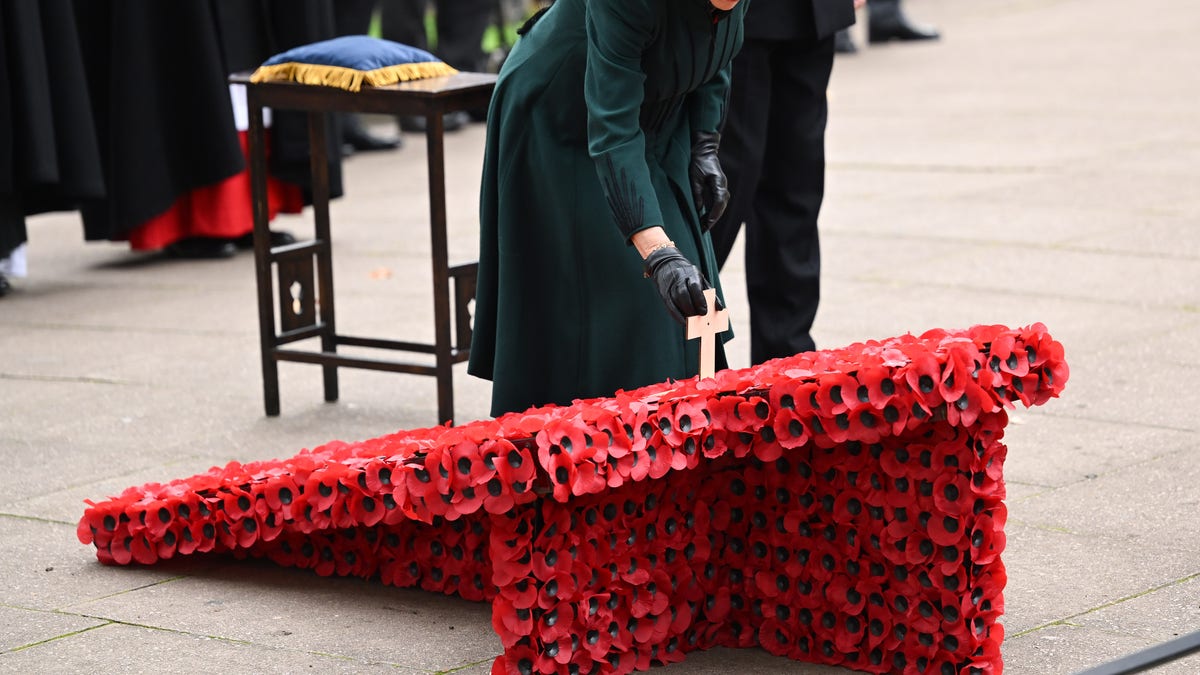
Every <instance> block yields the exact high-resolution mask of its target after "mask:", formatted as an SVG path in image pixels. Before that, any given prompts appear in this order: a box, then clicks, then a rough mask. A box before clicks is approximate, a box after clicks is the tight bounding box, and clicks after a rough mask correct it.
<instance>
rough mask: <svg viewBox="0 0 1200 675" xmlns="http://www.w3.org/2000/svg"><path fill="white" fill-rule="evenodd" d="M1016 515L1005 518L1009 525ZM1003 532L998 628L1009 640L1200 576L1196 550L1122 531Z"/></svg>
mask: <svg viewBox="0 0 1200 675" xmlns="http://www.w3.org/2000/svg"><path fill="white" fill-rule="evenodd" d="M1019 515H1020V514H1019V513H1018V514H1010V518H1012V519H1014V520H1015V519H1016V518H1017V517H1018V516H1019ZM1014 520H1010V521H1009V523H1008V526H1007V527H1006V530H1005V532H1006V534H1007V545H1006V548H1005V551H1004V564H1005V567H1006V568H1007V573H1008V585H1007V586H1006V587H1005V589H1004V608H1005V612H1006V616H1005V619H1004V621H1003V623H1004V624H1005V628H1006V634H1008V635H1014V634H1018V633H1023V632H1025V631H1028V630H1032V629H1035V628H1039V627H1042V626H1045V625H1047V624H1050V623H1053V622H1056V621H1064V620H1065V621H1072V620H1073V619H1072V617H1075V616H1077V615H1079V614H1083V613H1085V612H1089V611H1092V610H1095V609H1097V608H1100V607H1103V606H1105V605H1107V604H1109V603H1111V602H1115V601H1117V600H1123V599H1127V598H1131V597H1134V596H1137V595H1141V594H1144V593H1147V592H1153V591H1154V590H1155V589H1158V588H1160V587H1164V586H1167V585H1169V584H1172V583H1174V582H1177V581H1179V580H1181V579H1187V578H1190V577H1192V576H1193V575H1195V574H1197V573H1198V572H1200V557H1198V556H1197V555H1196V553H1195V551H1190V550H1186V549H1182V548H1168V547H1165V546H1157V545H1151V544H1140V543H1138V544H1133V545H1131V544H1130V542H1131V539H1132V538H1131V537H1129V536H1128V535H1127V533H1126V532H1124V531H1119V530H1117V531H1113V532H1111V533H1109V534H1107V535H1105V536H1101V535H1095V534H1078V533H1073V532H1064V531H1062V530H1051V529H1044V528H1039V527H1030V526H1027V525H1024V524H1022V523H1021V522H1020V521H1016V522H1014Z"/></svg>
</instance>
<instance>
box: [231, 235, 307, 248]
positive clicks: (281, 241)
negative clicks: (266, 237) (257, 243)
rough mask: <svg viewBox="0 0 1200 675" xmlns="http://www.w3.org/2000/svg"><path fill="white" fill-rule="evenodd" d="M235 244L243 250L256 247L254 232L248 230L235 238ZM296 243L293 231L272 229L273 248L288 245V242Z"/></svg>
mask: <svg viewBox="0 0 1200 675" xmlns="http://www.w3.org/2000/svg"><path fill="white" fill-rule="evenodd" d="M233 243H234V245H236V246H237V247H238V248H240V249H241V250H243V251H249V250H251V249H253V248H254V232H253V231H251V232H247V233H246V234H243V235H242V236H240V237H238V238H237V239H234V240H233ZM294 243H296V238H295V237H294V236H292V233H291V232H287V231H286V230H271V248H275V247H276V246H287V245H288V244H294Z"/></svg>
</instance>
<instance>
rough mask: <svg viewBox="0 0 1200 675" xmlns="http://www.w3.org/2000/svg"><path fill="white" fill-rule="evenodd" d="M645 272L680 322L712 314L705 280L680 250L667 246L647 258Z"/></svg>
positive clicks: (668, 308)
mask: <svg viewBox="0 0 1200 675" xmlns="http://www.w3.org/2000/svg"><path fill="white" fill-rule="evenodd" d="M645 271H646V277H647V278H649V279H652V280H654V287H655V288H656V289H658V295H659V297H661V298H662V301H663V304H664V305H666V307H667V312H668V313H670V315H671V317H672V318H674V319H675V320H676V321H678V322H679V323H684V317H686V316H701V315H703V314H707V313H708V302H706V301H705V299H704V287H705V283H704V277H703V276H702V275H701V274H700V270H698V269H696V266H695V265H693V264H692V262H691V261H690V260H688V259H687V258H685V257H684V256H683V254H682V253H680V252H679V249H677V248H675V247H674V246H664V247H662V248H660V249H657V250H655V251H654V252H653V253H651V254H650V255H648V256H646V261H645Z"/></svg>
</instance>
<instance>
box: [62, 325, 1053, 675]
mask: <svg viewBox="0 0 1200 675" xmlns="http://www.w3.org/2000/svg"><path fill="white" fill-rule="evenodd" d="M1067 376H1068V370H1067V365H1066V362H1065V360H1064V356H1063V348H1062V345H1061V344H1060V343H1058V342H1056V341H1055V340H1053V339H1052V338H1051V337H1050V336H1049V335H1048V333H1047V332H1046V329H1045V327H1044V326H1042V325H1041V324H1035V325H1033V326H1029V327H1026V328H1022V329H1009V328H1006V327H1004V326H977V327H974V328H971V329H967V330H961V331H946V330H934V331H929V332H927V333H925V334H923V335H921V336H912V335H905V336H901V337H897V338H892V339H889V340H884V341H871V342H866V343H861V344H855V345H852V346H849V347H846V348H844V349H835V350H824V351H819V352H809V353H805V354H799V355H796V356H793V357H790V358H786V359H778V360H775V361H771V362H768V363H765V364H763V365H761V366H756V367H752V368H747V369H744V370H737V371H734V370H727V371H722V372H719V373H717V376H716V377H715V378H710V379H707V380H700V381H697V380H688V381H678V382H668V383H663V384H659V385H654V386H650V387H645V388H642V389H638V390H636V391H630V392H618V393H617V394H616V395H615V396H613V397H612V398H603V399H591V400H584V401H576V402H575V403H574V404H573V405H570V406H561V407H558V406H549V407H544V408H535V409H531V410H529V411H526V412H524V413H516V414H509V415H505V416H503V417H500V418H498V419H495V420H486V421H479V422H474V423H471V424H467V425H464V426H461V427H435V428H431V429H422V430H417V431H404V432H400V433H396V434H393V435H389V436H384V437H381V438H375V439H371V440H366V441H361V442H356V443H344V442H338V441H335V442H332V443H328V444H326V445H324V446H321V447H319V448H316V449H314V450H306V451H303V452H301V453H300V454H298V455H296V456H295V457H292V458H291V459H284V460H276V461H269V462H257V463H253V464H238V463H232V464H229V465H228V466H225V467H224V468H214V469H212V470H210V471H209V472H208V473H205V474H201V475H198V476H194V477H192V478H187V479H183V480H175V481H172V482H170V483H166V484H157V483H154V484H149V485H144V486H141V487H136V488H130V489H128V490H126V491H125V492H124V493H122V494H121V495H120V496H118V497H115V498H113V499H110V500H108V501H105V502H101V503H91V502H88V503H89V505H90V507H89V508H88V509H87V510H86V511H85V513H84V516H83V518H82V520H81V521H80V522H79V528H78V535H79V539H80V541H82V542H84V543H85V544H87V543H91V544H94V545H95V546H96V550H97V556H98V558H99V559H100V560H101V561H102V562H105V563H112V564H122V565H124V564H130V563H140V564H151V563H154V562H155V561H157V560H161V559H166V558H171V557H172V556H175V555H187V554H194V553H210V552H211V553H217V552H225V553H228V552H233V553H235V554H237V555H250V556H256V557H266V558H269V559H271V560H274V561H275V562H277V563H279V564H281V565H291V566H296V567H302V568H311V569H313V570H315V571H316V572H317V573H318V574H322V575H331V574H338V575H354V576H360V577H375V576H378V577H379V579H380V580H381V581H382V582H383V583H386V584H392V585H396V586H418V587H421V588H424V589H427V590H431V591H437V592H442V593H449V594H458V595H460V596H462V597H464V598H468V599H472V600H487V601H490V602H491V603H492V625H493V627H494V629H495V631H496V633H497V634H498V635H499V636H500V640H501V642H502V643H503V646H504V653H503V654H501V655H500V656H498V657H497V659H496V661H495V663H494V665H493V668H492V672H493V673H494V674H495V675H505V674H513V675H532V674H534V673H628V672H631V671H634V670H642V669H645V668H648V667H649V666H651V665H654V664H662V663H671V662H675V661H679V660H681V659H682V658H683V656H684V654H685V653H687V652H689V651H693V650H697V649H706V648H709V647H714V646H718V645H719V646H727V647H752V646H761V647H762V648H764V649H766V650H767V651H769V652H771V653H773V654H779V655H784V656H787V657H790V658H793V659H798V660H803V661H811V662H817V663H825V664H831V665H839V666H844V667H847V668H852V669H855V670H860V671H866V672H872V673H885V672H887V673H892V672H895V673H935V674H941V673H1000V672H1001V670H1002V662H1001V658H1000V643H1001V641H1002V638H1003V634H1004V633H1003V626H1002V625H1001V624H1000V623H998V619H999V617H1000V615H1001V614H1002V612H1003V610H1004V604H1003V598H1002V594H1001V592H1002V590H1003V588H1004V584H1005V571H1004V565H1003V563H1002V562H1001V560H1000V553H1001V551H1002V550H1003V549H1004V541H1005V540H1004V523H1005V517H1006V510H1005V505H1004V502H1003V499H1004V483H1003V474H1002V469H1003V463H1004V458H1005V453H1006V448H1005V445H1004V443H1003V442H1002V438H1003V434H1004V427H1005V424H1006V423H1007V420H1008V417H1007V412H1006V409H1008V408H1012V407H1014V406H1015V405H1016V404H1018V403H1019V404H1021V405H1024V406H1034V405H1040V404H1042V403H1044V402H1046V401H1047V400H1049V399H1050V398H1053V397H1056V396H1058V394H1059V392H1061V391H1062V389H1063V386H1064V385H1065V384H1066V381H1067Z"/></svg>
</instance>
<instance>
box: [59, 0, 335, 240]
mask: <svg viewBox="0 0 1200 675" xmlns="http://www.w3.org/2000/svg"><path fill="white" fill-rule="evenodd" d="M331 2H332V0H286V1H285V0H171V1H170V2H164V1H163V0H76V2H75V10H76V12H77V15H78V21H79V25H80V41H81V45H82V48H83V54H84V61H85V63H86V64H87V89H88V91H89V92H90V94H91V98H92V108H93V111H94V123H95V128H96V131H97V135H98V137H99V139H100V151H101V156H102V162H103V168H104V175H105V179H106V182H107V193H106V194H105V195H104V197H103V198H102V199H96V200H91V201H89V202H87V203H86V204H84V206H83V218H84V235H85V238H86V239H88V240H103V239H109V240H122V239H124V238H126V236H127V235H128V233H129V232H130V231H131V230H133V229H134V228H136V227H137V226H139V225H141V224H142V223H144V222H145V221H147V220H149V219H150V218H152V217H154V216H156V215H158V214H160V213H162V212H164V211H166V210H167V209H168V208H170V206H171V205H172V204H173V203H174V202H175V201H176V200H177V199H178V198H179V197H181V196H182V195H184V194H186V193H188V192H190V191H191V190H194V189H196V188H198V187H202V186H205V185H211V184H213V183H217V182H219V181H221V180H224V179H225V178H228V177H230V176H233V175H235V174H237V173H239V172H241V171H242V170H244V168H245V159H244V157H243V155H242V152H241V148H240V146H239V142H238V135H237V130H236V128H235V126H234V119H233V112H232V109H231V106H230V99H229V88H228V84H227V78H228V75H229V74H230V73H231V72H235V71H239V70H249V69H252V68H254V67H255V66H257V65H258V64H260V63H261V62H262V61H264V60H266V59H267V58H268V57H270V56H271V55H272V54H275V53H277V52H279V51H282V50H285V49H289V48H291V47H294V46H297V45H301V44H305V43H308V42H315V41H318V40H324V39H328V38H330V37H333V36H334V34H335V33H334V26H333V12H332V5H331ZM274 119H275V131H274V135H275V146H274V152H273V163H272V173H273V175H275V176H276V177H278V178H281V179H283V180H287V181H289V182H293V183H296V184H299V185H301V186H307V185H308V182H309V171H308V144H307V133H306V127H305V122H304V120H303V118H302V116H300V115H298V114H295V113H293V114H291V115H287V114H284V115H277V116H275V118H274ZM331 138H336V136H335V135H333V134H331ZM332 149H333V150H334V152H332V153H331V158H332V159H331V163H330V164H331V165H330V182H331V192H332V194H333V195H334V196H337V195H340V194H341V165H340V160H339V159H338V154H337V152H336V148H332Z"/></svg>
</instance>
